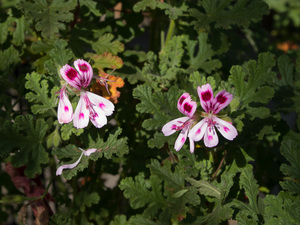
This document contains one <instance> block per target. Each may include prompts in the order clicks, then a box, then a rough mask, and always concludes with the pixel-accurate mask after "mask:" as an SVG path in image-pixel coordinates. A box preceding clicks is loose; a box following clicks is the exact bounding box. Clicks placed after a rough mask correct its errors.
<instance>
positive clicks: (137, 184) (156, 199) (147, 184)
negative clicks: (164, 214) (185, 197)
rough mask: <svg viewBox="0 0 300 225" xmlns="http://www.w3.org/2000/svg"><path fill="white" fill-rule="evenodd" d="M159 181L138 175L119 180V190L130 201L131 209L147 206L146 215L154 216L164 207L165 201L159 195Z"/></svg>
mask: <svg viewBox="0 0 300 225" xmlns="http://www.w3.org/2000/svg"><path fill="white" fill-rule="evenodd" d="M161 186H162V185H161V180H160V179H159V177H156V176H151V177H150V179H149V180H147V179H145V177H144V174H142V173H140V174H139V175H137V176H135V178H134V180H133V178H132V177H126V178H125V179H123V180H121V183H120V185H119V187H120V189H121V190H123V191H124V196H125V197H126V198H128V199H130V205H131V207H132V208H134V209H137V208H141V207H145V206H146V205H147V206H148V209H147V211H145V212H144V213H146V214H147V215H155V214H156V213H157V211H158V210H160V209H161V208H162V207H164V205H165V200H164V198H163V196H162V193H161Z"/></svg>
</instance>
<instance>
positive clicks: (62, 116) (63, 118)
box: [57, 87, 73, 124]
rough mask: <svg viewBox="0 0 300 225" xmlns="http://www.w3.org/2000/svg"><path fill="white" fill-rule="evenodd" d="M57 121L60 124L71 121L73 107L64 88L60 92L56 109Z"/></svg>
mask: <svg viewBox="0 0 300 225" xmlns="http://www.w3.org/2000/svg"><path fill="white" fill-rule="evenodd" d="M57 119H58V122H59V123H60V124H63V123H69V122H71V121H72V119H73V107H72V104H71V102H70V100H69V98H68V96H67V94H66V88H65V87H63V88H62V89H61V90H60V94H59V102H58V108H57Z"/></svg>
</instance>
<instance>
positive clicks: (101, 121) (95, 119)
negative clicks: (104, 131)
mask: <svg viewBox="0 0 300 225" xmlns="http://www.w3.org/2000/svg"><path fill="white" fill-rule="evenodd" d="M93 110H94V112H93V113H91V111H90V120H91V121H92V123H93V124H94V126H95V127H97V128H101V127H103V126H104V125H106V124H107V118H106V116H105V115H104V114H103V112H102V110H101V109H100V108H98V107H93Z"/></svg>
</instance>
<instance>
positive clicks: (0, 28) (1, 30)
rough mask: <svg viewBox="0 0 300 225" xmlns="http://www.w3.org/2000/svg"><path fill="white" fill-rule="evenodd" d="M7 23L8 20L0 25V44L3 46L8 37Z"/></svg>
mask: <svg viewBox="0 0 300 225" xmlns="http://www.w3.org/2000/svg"><path fill="white" fill-rule="evenodd" d="M8 22H9V20H6V21H5V22H3V23H0V44H3V43H4V42H5V41H6V39H7V35H8Z"/></svg>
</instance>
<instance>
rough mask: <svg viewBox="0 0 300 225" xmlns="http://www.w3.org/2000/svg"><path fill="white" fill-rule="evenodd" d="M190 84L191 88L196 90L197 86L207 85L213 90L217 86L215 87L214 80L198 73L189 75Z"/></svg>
mask: <svg viewBox="0 0 300 225" xmlns="http://www.w3.org/2000/svg"><path fill="white" fill-rule="evenodd" d="M189 80H190V82H192V83H193V87H194V88H195V89H197V88H198V87H199V86H200V87H201V86H202V85H204V84H207V83H209V84H210V86H211V88H212V89H213V90H214V89H215V88H216V87H217V85H216V80H215V78H213V77H211V76H209V77H207V78H206V77H205V75H202V74H200V73H199V72H198V71H195V72H193V73H192V74H191V75H190V79H189Z"/></svg>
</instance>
